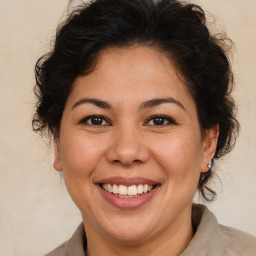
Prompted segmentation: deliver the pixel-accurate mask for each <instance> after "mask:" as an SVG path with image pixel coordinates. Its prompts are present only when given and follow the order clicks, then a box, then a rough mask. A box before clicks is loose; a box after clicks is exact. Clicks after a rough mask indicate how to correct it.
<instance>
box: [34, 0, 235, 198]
mask: <svg viewBox="0 0 256 256" xmlns="http://www.w3.org/2000/svg"><path fill="white" fill-rule="evenodd" d="M217 35H218V36H217ZM217 35H216V36H215V35H212V34H210V32H209V29H208V28H207V26H206V17H205V13H204V11H203V10H202V8H201V7H200V6H198V5H195V4H190V3H184V2H179V1H177V0H96V1H93V2H91V3H89V4H85V3H84V4H83V6H81V7H78V8H77V9H76V10H74V11H73V12H72V13H71V14H70V15H69V17H68V18H67V19H66V20H65V21H64V22H63V23H62V24H60V26H59V28H58V30H57V33H56V39H55V44H54V47H53V49H52V50H51V51H50V52H49V53H47V54H45V55H44V56H42V57H41V58H40V59H39V60H38V61H37V63H36V66H35V77H36V85H35V88H34V92H35V95H36V97H37V105H36V113H35V115H34V118H33V121H32V123H33V130H34V131H36V132H41V134H52V135H54V136H55V137H56V136H58V131H59V128H60V122H61V118H62V113H63V110H64V107H65V104H66V100H67V98H68V96H69V93H70V91H71V88H72V84H73V82H74V80H75V79H76V78H77V76H79V75H86V74H88V73H90V72H92V71H93V69H94V67H95V65H96V62H97V56H98V55H99V53H100V51H101V50H102V49H105V48H107V47H114V46H115V47H128V46H132V45H135V44H136V45H142V46H149V47H155V48H157V49H159V50H161V51H163V52H166V54H167V55H168V56H171V59H172V60H173V61H174V62H175V64H176V66H177V68H178V69H179V71H180V73H181V74H182V76H183V78H184V79H185V81H186V86H187V87H188V89H189V91H190V93H191V95H192V97H193V98H194V100H195V103H196V107H197V112H198V119H199V124H200V128H201V131H202V134H203V133H204V131H206V130H207V129H209V128H211V127H213V126H215V125H216V124H219V138H218V144H217V149H216V153H215V156H214V159H218V158H220V157H222V156H224V155H225V154H226V153H228V152H229V151H231V149H232V148H233V146H234V144H235V140H236V136H237V133H238V131H239V123H238V121H237V120H236V118H235V114H236V108H235V104H234V101H233V98H232V96H231V92H232V90H233V87H234V81H233V73H232V71H231V65H230V62H229V59H228V54H229V51H230V49H231V47H230V42H231V41H230V40H229V39H228V38H226V35H225V34H224V33H223V34H221V35H222V36H220V33H218V34H217ZM231 43H232V42H231ZM211 176H212V170H211V169H210V170H209V171H208V172H207V173H201V176H200V180H199V183H198V190H199V192H200V193H201V194H202V196H203V197H204V198H205V199H206V200H211V199H213V198H214V197H215V196H216V193H215V192H214V191H213V190H212V189H210V188H209V187H208V186H207V182H208V180H209V179H210V177H211Z"/></svg>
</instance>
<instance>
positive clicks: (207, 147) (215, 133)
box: [201, 124, 219, 172]
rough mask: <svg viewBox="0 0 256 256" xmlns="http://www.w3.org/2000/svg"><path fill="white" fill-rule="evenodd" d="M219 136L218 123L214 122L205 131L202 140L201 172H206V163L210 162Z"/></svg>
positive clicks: (207, 168)
mask: <svg viewBox="0 0 256 256" xmlns="http://www.w3.org/2000/svg"><path fill="white" fill-rule="evenodd" d="M218 137H219V124H216V125H215V126H213V127H212V128H210V129H208V130H206V131H205V136H204V139H203V140H204V141H203V152H202V161H201V172H208V171H209V167H208V164H210V163H211V161H212V159H213V157H214V154H215V151H216V147H217V143H218Z"/></svg>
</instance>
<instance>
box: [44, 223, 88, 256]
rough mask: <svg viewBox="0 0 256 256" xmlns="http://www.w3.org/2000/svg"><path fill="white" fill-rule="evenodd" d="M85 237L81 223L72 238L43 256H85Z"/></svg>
mask: <svg viewBox="0 0 256 256" xmlns="http://www.w3.org/2000/svg"><path fill="white" fill-rule="evenodd" d="M86 244H87V241H86V235H85V230H84V225H83V223H81V224H80V225H79V226H78V228H77V229H76V231H75V233H74V234H73V235H72V237H71V238H70V239H69V240H68V241H66V242H65V243H63V244H61V245H60V246H58V247H57V248H56V249H54V250H53V251H51V252H49V253H48V254H46V255H45V256H85V248H86Z"/></svg>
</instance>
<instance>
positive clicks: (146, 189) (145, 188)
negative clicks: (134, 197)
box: [143, 184, 148, 193]
mask: <svg viewBox="0 0 256 256" xmlns="http://www.w3.org/2000/svg"><path fill="white" fill-rule="evenodd" d="M143 191H144V193H147V192H148V184H145V185H144V188H143Z"/></svg>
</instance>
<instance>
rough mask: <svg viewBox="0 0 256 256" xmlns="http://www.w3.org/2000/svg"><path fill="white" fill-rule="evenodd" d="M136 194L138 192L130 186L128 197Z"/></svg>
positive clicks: (134, 187) (133, 186)
mask: <svg viewBox="0 0 256 256" xmlns="http://www.w3.org/2000/svg"><path fill="white" fill-rule="evenodd" d="M137 194H138V190H137V188H136V186H135V185H132V186H129V187H128V195H129V196H135V195H137Z"/></svg>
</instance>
